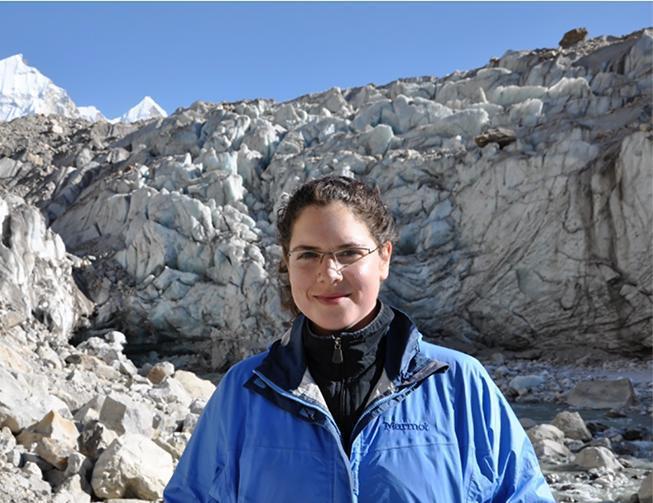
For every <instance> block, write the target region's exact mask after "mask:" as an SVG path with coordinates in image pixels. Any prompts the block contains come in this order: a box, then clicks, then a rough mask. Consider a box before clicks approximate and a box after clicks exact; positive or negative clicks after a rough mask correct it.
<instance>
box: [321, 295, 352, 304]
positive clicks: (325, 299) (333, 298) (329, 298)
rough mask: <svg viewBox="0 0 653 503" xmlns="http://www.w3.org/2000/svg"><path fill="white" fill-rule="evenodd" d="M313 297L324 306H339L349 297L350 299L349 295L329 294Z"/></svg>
mask: <svg viewBox="0 0 653 503" xmlns="http://www.w3.org/2000/svg"><path fill="white" fill-rule="evenodd" d="M313 297H315V299H317V300H318V302H321V303H323V304H338V303H340V302H341V301H342V300H343V299H346V298H347V297H349V294H345V293H333V294H327V295H314V296H313Z"/></svg>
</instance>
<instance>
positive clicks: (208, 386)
mask: <svg viewBox="0 0 653 503" xmlns="http://www.w3.org/2000/svg"><path fill="white" fill-rule="evenodd" d="M173 379H174V380H176V381H178V382H179V383H181V385H182V386H183V387H184V389H185V390H186V392H187V393H188V394H189V395H190V397H191V399H200V400H204V401H205V402H206V401H208V400H209V398H211V395H213V392H214V391H215V385H214V384H213V383H212V382H211V381H208V380H206V379H202V378H200V377H197V376H196V375H195V374H194V373H192V372H188V371H186V370H177V372H175V375H174V377H173Z"/></svg>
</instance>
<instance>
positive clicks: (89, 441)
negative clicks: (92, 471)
mask: <svg viewBox="0 0 653 503" xmlns="http://www.w3.org/2000/svg"><path fill="white" fill-rule="evenodd" d="M116 438H118V434H117V433H116V432H114V431H113V430H111V429H109V428H108V427H107V426H105V425H103V424H102V423H100V422H97V421H96V422H94V423H90V424H89V425H87V426H86V428H85V429H84V431H83V432H82V434H81V435H80V438H79V451H80V452H81V453H82V454H83V455H85V456H88V458H89V459H91V460H96V459H97V458H98V457H100V455H101V454H102V453H103V452H104V451H105V450H106V449H107V447H109V445H111V443H112V442H113V441H114V440H115V439H116Z"/></svg>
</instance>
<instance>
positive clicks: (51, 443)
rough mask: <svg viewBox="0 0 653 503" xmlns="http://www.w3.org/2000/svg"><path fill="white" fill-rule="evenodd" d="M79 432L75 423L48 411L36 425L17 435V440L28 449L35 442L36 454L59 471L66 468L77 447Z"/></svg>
mask: <svg viewBox="0 0 653 503" xmlns="http://www.w3.org/2000/svg"><path fill="white" fill-rule="evenodd" d="M78 437H79V432H78V431H77V427H76V426H75V423H73V422H72V421H70V420H68V419H65V418H63V417H61V416H60V415H59V414H58V413H57V412H55V411H50V412H49V413H48V414H46V415H45V416H44V417H43V419H41V420H40V421H39V422H38V423H36V424H33V425H31V426H30V427H29V428H28V429H26V430H24V431H22V432H21V433H20V435H18V438H17V440H18V441H19V442H20V443H21V444H22V445H24V446H25V447H29V446H30V445H31V444H32V443H34V442H36V453H37V454H38V455H39V456H40V457H41V458H42V459H44V460H45V461H47V462H48V463H50V464H51V465H53V466H55V467H56V468H59V469H60V470H62V469H64V468H65V467H66V464H67V462H68V456H70V455H71V454H72V453H73V452H74V450H75V449H76V447H77V438H78Z"/></svg>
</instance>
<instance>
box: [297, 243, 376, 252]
mask: <svg viewBox="0 0 653 503" xmlns="http://www.w3.org/2000/svg"><path fill="white" fill-rule="evenodd" d="M345 248H365V246H364V245H362V244H360V243H352V242H350V243H344V244H341V245H340V246H338V247H336V248H334V250H343V249H345ZM298 250H308V251H322V249H321V248H320V247H319V246H310V245H302V244H300V245H297V246H295V247H294V248H293V249H292V250H290V251H291V252H294V251H298Z"/></svg>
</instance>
